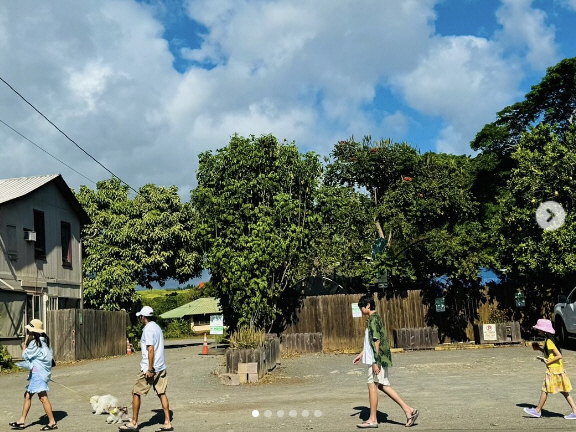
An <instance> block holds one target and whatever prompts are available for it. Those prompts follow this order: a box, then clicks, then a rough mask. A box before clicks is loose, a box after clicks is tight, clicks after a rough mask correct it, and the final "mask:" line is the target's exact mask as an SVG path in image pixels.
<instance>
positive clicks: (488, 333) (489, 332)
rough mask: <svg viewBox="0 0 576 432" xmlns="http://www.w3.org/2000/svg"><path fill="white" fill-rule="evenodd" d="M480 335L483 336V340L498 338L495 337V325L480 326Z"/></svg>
mask: <svg viewBox="0 0 576 432" xmlns="http://www.w3.org/2000/svg"><path fill="white" fill-rule="evenodd" d="M482 333H483V335H484V340H485V341H488V340H492V341H495V340H498V336H497V335H496V324H483V325H482Z"/></svg>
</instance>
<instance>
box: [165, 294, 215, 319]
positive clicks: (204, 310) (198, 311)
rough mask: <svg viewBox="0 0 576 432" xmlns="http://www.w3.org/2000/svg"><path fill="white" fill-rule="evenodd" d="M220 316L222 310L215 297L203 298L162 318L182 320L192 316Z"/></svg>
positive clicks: (167, 313)
mask: <svg viewBox="0 0 576 432" xmlns="http://www.w3.org/2000/svg"><path fill="white" fill-rule="evenodd" d="M216 313H218V314H220V313H222V309H220V306H219V305H218V299H217V298H214V297H201V298H199V299H198V300H194V301H193V302H190V303H186V304H185V305H182V306H178V307H177V308H176V309H172V310H169V311H167V312H164V313H163V314H161V315H160V318H164V319H166V318H182V317H185V316H190V315H203V314H216Z"/></svg>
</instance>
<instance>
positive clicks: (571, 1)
mask: <svg viewBox="0 0 576 432" xmlns="http://www.w3.org/2000/svg"><path fill="white" fill-rule="evenodd" d="M563 3H564V4H565V5H566V7H568V8H570V9H572V10H574V11H576V0H564V2H563Z"/></svg>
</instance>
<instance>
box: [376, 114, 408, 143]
mask: <svg viewBox="0 0 576 432" xmlns="http://www.w3.org/2000/svg"><path fill="white" fill-rule="evenodd" d="M408 123H409V121H408V118H407V117H406V115H405V114H403V113H402V112H401V111H396V112H395V113H393V114H390V115H387V116H385V117H384V120H383V121H382V129H383V130H384V133H385V134H386V137H394V139H395V140H397V141H399V140H402V139H403V137H404V136H405V135H406V132H407V131H408Z"/></svg>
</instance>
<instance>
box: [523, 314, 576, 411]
mask: <svg viewBox="0 0 576 432" xmlns="http://www.w3.org/2000/svg"><path fill="white" fill-rule="evenodd" d="M533 328H534V329H536V330H538V333H539V334H540V335H543V336H545V337H546V338H545V339H544V345H543V346H540V344H538V342H533V343H532V349H534V350H535V351H540V352H542V353H544V357H539V358H540V360H541V361H542V362H543V363H544V364H546V367H547V368H548V370H547V371H546V376H545V378H544V383H543V384H542V394H541V395H540V401H539V402H538V406H537V407H536V408H524V411H525V412H526V413H527V414H528V415H530V416H532V417H540V416H541V415H542V407H543V406H544V404H545V403H546V399H547V398H548V393H552V394H555V393H558V392H560V393H562V395H563V396H564V397H565V398H566V401H567V402H568V403H569V404H570V407H571V408H572V412H571V413H570V414H568V415H565V416H564V418H565V419H566V420H576V405H575V404H574V399H572V396H570V391H571V390H572V384H571V383H570V378H568V375H567V374H566V371H565V370H564V364H563V363H562V354H561V353H560V350H559V349H558V348H557V347H556V341H555V339H554V334H555V333H556V332H555V331H554V327H552V322H551V321H550V320H547V319H539V320H538V322H537V323H536V325H535V326H534V327H533Z"/></svg>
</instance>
